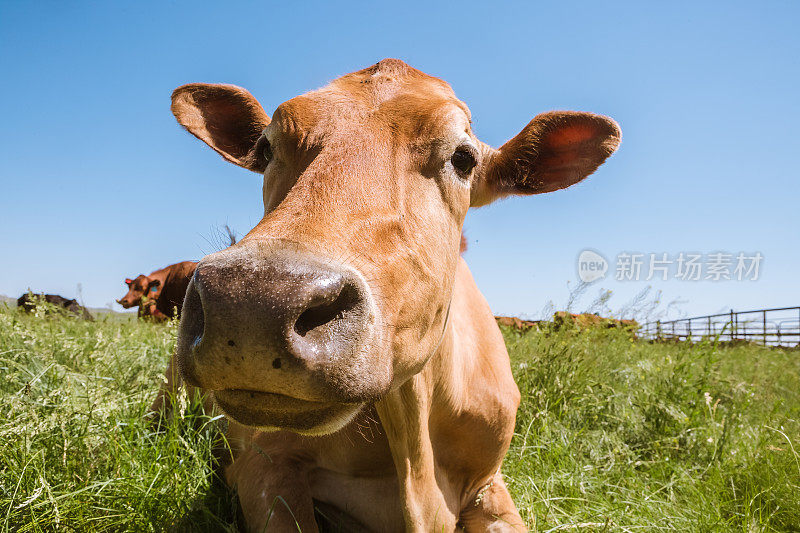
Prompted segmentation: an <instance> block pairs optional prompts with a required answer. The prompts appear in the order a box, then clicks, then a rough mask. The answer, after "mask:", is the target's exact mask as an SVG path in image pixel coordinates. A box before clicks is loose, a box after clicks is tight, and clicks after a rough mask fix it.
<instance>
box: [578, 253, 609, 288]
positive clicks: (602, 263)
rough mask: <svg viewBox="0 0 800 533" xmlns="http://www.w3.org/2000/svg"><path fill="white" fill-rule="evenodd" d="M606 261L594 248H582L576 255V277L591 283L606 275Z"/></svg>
mask: <svg viewBox="0 0 800 533" xmlns="http://www.w3.org/2000/svg"><path fill="white" fill-rule="evenodd" d="M606 272H608V261H606V258H605V257H603V256H602V255H600V254H599V253H597V252H595V251H594V250H584V251H582V252H581V253H580V255H578V279H580V280H581V281H583V282H584V283H591V282H593V281H597V280H598V279H603V278H604V277H606Z"/></svg>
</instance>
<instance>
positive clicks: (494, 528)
mask: <svg viewBox="0 0 800 533" xmlns="http://www.w3.org/2000/svg"><path fill="white" fill-rule="evenodd" d="M459 521H460V522H461V524H462V525H463V526H464V531H466V532H467V533H472V532H474V533H478V532H483V531H489V532H492V533H501V532H502V533H520V532H525V531H528V528H527V527H525V523H524V522H523V521H522V518H521V517H520V516H519V512H518V511H517V507H516V505H514V502H513V501H512V500H511V495H510V494H509V493H508V489H507V488H506V484H505V483H504V482H503V478H502V477H500V473H499V472H498V473H497V474H495V475H494V479H493V481H492V484H491V486H489V487H488V488H487V489H484V490H482V491H480V492H479V493H478V495H477V497H476V498H475V500H473V501H471V502H469V503H468V504H467V507H466V508H465V509H464V510H462V511H461V517H460V520H459Z"/></svg>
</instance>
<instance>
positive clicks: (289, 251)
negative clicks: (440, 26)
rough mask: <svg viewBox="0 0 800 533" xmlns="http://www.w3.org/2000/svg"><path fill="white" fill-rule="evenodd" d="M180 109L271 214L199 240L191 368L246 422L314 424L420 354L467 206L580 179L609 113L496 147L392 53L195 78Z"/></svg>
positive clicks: (439, 85) (398, 377) (560, 119)
mask: <svg viewBox="0 0 800 533" xmlns="http://www.w3.org/2000/svg"><path fill="white" fill-rule="evenodd" d="M172 109H173V112H174V114H175V116H176V117H177V119H178V121H179V122H180V123H181V124H182V125H183V126H185V127H186V128H187V129H188V130H189V131H190V132H191V133H193V134H194V135H196V136H197V137H199V138H200V139H202V140H203V141H205V142H206V143H207V144H208V145H209V146H211V147H212V148H213V149H214V150H216V151H217V152H219V153H220V154H221V155H222V156H223V157H225V158H226V159H228V160H229V161H232V162H234V163H236V164H238V165H240V166H243V167H245V168H248V169H250V170H254V171H257V172H260V173H263V175H264V186H263V201H264V217H263V219H262V220H261V221H260V222H259V223H258V225H257V226H256V227H255V228H253V230H252V231H250V233H249V234H247V235H246V236H245V237H244V238H243V239H242V240H241V241H240V242H239V243H238V244H236V245H235V246H233V247H231V248H228V249H227V250H224V251H222V252H218V253H215V254H212V255H210V256H207V257H206V258H204V259H203V260H202V261H201V262H200V264H199V265H198V267H197V270H196V271H195V275H194V278H193V280H192V282H191V284H190V285H189V288H188V290H187V294H186V300H185V304H184V307H183V318H182V320H181V326H180V330H179V338H178V351H177V356H178V363H179V367H180V369H181V372H182V374H183V375H184V377H185V378H186V380H187V381H188V382H190V383H192V384H195V385H197V386H200V387H203V388H205V389H210V390H213V391H214V397H215V399H216V401H217V403H218V404H219V405H220V406H221V407H222V408H223V410H224V411H225V412H226V413H227V414H228V415H230V416H231V417H233V418H234V419H236V420H238V421H239V422H242V423H244V424H248V425H253V426H259V427H264V428H283V429H289V430H293V431H297V432H300V433H308V434H321V433H326V432H331V431H334V430H336V429H338V428H340V427H341V426H342V425H344V424H345V423H347V421H349V420H350V419H351V418H352V417H353V416H354V415H355V413H357V412H358V410H359V409H360V407H361V406H362V405H363V404H364V403H366V402H371V401H374V400H376V399H378V398H380V397H381V396H382V395H383V394H385V393H386V392H387V391H389V390H391V389H392V388H393V387H396V386H399V385H400V384H402V383H403V382H404V381H406V380H407V379H408V378H409V377H411V376H412V375H414V374H415V373H417V372H419V371H420V370H421V368H422V367H423V365H424V364H425V362H426V361H427V360H428V358H429V357H430V356H431V355H432V354H433V352H434V351H435V350H436V348H437V346H438V344H439V342H440V340H441V339H442V336H443V334H444V330H445V328H446V324H447V316H448V312H449V308H450V300H451V295H452V288H453V281H454V274H455V269H456V262H457V261H458V254H459V246H460V235H461V228H462V224H463V222H464V217H465V216H466V213H467V210H468V209H469V207H470V206H471V205H472V206H477V205H483V204H486V203H488V202H490V201H492V200H493V199H495V198H497V197H499V196H503V195H508V194H515V193H516V194H532V193H540V192H549V191H552V190H556V189H560V188H564V187H567V186H569V185H571V184H573V183H576V182H577V181H579V180H581V179H583V178H584V177H585V176H586V175H588V174H590V173H591V172H592V171H594V169H595V168H597V166H598V165H600V164H601V163H602V162H603V160H605V158H606V157H607V156H608V155H609V154H610V153H611V152H613V151H614V149H615V148H616V146H617V144H618V142H619V130H618V128H617V126H616V124H615V123H614V122H613V121H611V120H610V119H607V118H605V117H600V116H597V115H591V114H586V113H568V112H559V113H550V114H545V115H540V116H538V117H537V118H536V119H534V120H533V121H532V122H531V123H530V124H529V125H528V126H527V127H526V128H525V129H524V130H523V131H522V133H520V134H519V135H518V136H517V137H515V138H514V139H512V140H511V141H509V142H508V143H506V145H504V146H503V147H502V148H501V149H500V150H494V149H492V148H490V147H489V146H487V145H485V144H483V143H481V142H480V141H479V140H478V139H477V138H476V137H475V135H474V133H473V132H472V128H471V122H470V114H469V110H468V109H467V107H466V106H465V105H464V104H463V103H462V102H460V101H459V100H458V99H456V97H455V95H454V94H453V92H452V90H451V89H450V87H449V86H448V85H447V84H446V83H445V82H443V81H441V80H439V79H437V78H433V77H430V76H427V75H426V74H423V73H422V72H419V71H417V70H415V69H412V68H410V67H408V66H407V65H406V64H405V63H403V62H401V61H397V60H385V61H382V62H380V63H378V64H377V65H375V66H373V67H370V68H368V69H365V70H362V71H359V72H355V73H353V74H350V75H347V76H344V77H342V78H340V79H338V80H336V81H335V82H333V83H332V84H330V85H329V86H327V87H325V88H323V89H320V90H317V91H313V92H311V93H308V94H306V95H303V96H300V97H297V98H294V99H292V100H289V101H288V102H286V103H284V104H282V105H280V106H279V107H278V108H277V110H276V111H275V112H274V114H273V117H272V120H270V118H269V117H268V116H267V115H266V113H264V111H263V110H262V108H261V106H260V105H259V104H258V102H257V101H256V100H255V99H254V98H253V97H252V96H251V95H250V94H249V93H248V92H246V91H244V90H243V89H240V88H238V87H233V86H226V85H204V84H192V85H186V86H183V87H181V88H179V89H177V90H176V91H175V93H174V94H173V106H172Z"/></svg>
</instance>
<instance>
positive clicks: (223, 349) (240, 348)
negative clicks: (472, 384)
mask: <svg viewBox="0 0 800 533" xmlns="http://www.w3.org/2000/svg"><path fill="white" fill-rule="evenodd" d="M375 322H376V311H375V305H374V303H373V299H372V296H371V294H370V291H369V288H368V286H367V284H366V282H365V281H364V279H363V277H362V276H361V274H360V273H358V272H357V271H356V270H355V269H353V268H351V267H349V266H346V265H344V264H341V263H338V262H335V261H332V260H328V259H326V258H324V257H319V256H318V255H314V254H311V253H309V252H307V251H305V250H302V249H299V248H298V247H296V246H275V245H274V244H272V245H269V246H266V245H262V244H258V243H255V244H254V243H248V242H242V243H240V245H239V246H237V247H234V248H230V249H228V250H224V251H223V252H219V253H217V254H213V255H211V256H208V257H207V258H205V259H203V261H201V262H200V264H199V265H198V267H197V270H196V271H195V274H194V277H193V279H192V282H191V283H190V285H189V288H188V289H187V291H186V299H185V302H184V306H183V311H182V318H181V324H180V328H179V333H178V350H177V359H178V365H179V368H180V370H181V373H182V374H183V377H184V378H185V379H186V381H187V382H189V383H190V384H193V385H195V386H199V387H202V388H204V389H211V390H213V391H214V395H215V397H216V399H217V403H218V404H219V405H220V406H221V407H222V408H223V410H224V411H225V412H226V413H227V414H228V415H230V416H231V417H233V418H234V419H236V420H238V421H239V422H241V423H244V424H247V425H252V426H261V427H276V428H285V429H292V430H296V431H301V432H314V431H315V429H314V428H319V427H322V426H326V427H327V426H330V425H331V424H332V423H333V422H335V421H336V420H339V421H341V419H344V418H347V419H349V417H351V416H352V415H353V414H354V413H355V412H356V411H357V410H358V408H359V407H360V405H362V404H363V403H364V402H366V401H370V400H374V399H376V398H377V397H378V396H379V395H380V394H381V393H382V392H384V391H385V389H386V388H387V387H388V384H389V381H390V376H389V375H388V374H387V372H386V371H385V370H383V371H381V370H380V369H376V368H374V367H375V365H371V364H369V363H370V361H369V360H368V355H369V352H370V351H371V349H372V348H373V347H374V345H375V330H376V329H377V328H375ZM332 421H333V422H332ZM333 425H337V424H336V423H333Z"/></svg>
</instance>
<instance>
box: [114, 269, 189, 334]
mask: <svg viewBox="0 0 800 533" xmlns="http://www.w3.org/2000/svg"><path fill="white" fill-rule="evenodd" d="M195 268H197V261H183V262H182V263H175V264H174V265H169V266H166V267H164V268H162V269H160V270H156V271H154V272H151V273H150V274H148V275H147V276H145V275H144V274H139V275H138V276H136V277H135V278H134V279H130V278H127V279H126V280H125V283H126V284H127V285H128V292H127V294H125V296H123V297H122V298H120V299H119V300H117V303H118V304H120V305H121V306H122V307H124V308H125V309H130V308H131V307H133V306H135V305H138V306H139V317H147V316H150V317H153V318H154V319H156V320H168V319H170V318H172V317H175V316H178V317H179V316H180V314H181V308H182V307H183V298H184V296H185V295H186V287H187V286H188V285H189V280H190V279H191V278H192V275H193V274H194V269H195Z"/></svg>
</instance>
